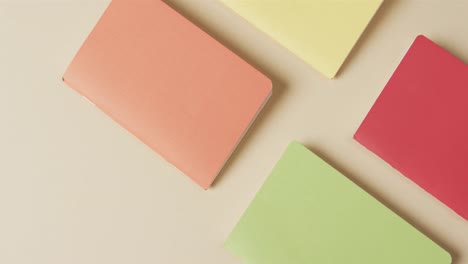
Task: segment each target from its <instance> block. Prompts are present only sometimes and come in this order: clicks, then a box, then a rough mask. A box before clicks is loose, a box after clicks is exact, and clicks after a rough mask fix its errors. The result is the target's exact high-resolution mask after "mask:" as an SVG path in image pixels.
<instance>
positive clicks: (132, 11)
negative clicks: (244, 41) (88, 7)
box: [63, 0, 272, 189]
mask: <svg viewBox="0 0 468 264" xmlns="http://www.w3.org/2000/svg"><path fill="white" fill-rule="evenodd" d="M63 80H64V81H65V82H66V83H67V84H68V85H69V86H70V87H72V88H74V89H75V90H76V91H78V92H79V93H80V94H81V95H83V96H85V97H86V98H88V99H89V100H90V101H92V102H93V103H94V104H95V105H96V106H97V107H99V108H100V109H101V110H102V111H104V112H105V113H107V114H108V115H109V116H110V117H112V118H113V119H114V120H115V121H117V122H118V123H120V124H121V125H122V126H123V127H125V128H126V129H128V130H129V131H130V132H132V133H133V134H134V135H135V136H137V137H138V138H139V139H140V140H141V141H143V142H144V143H146V144H147V145H148V146H149V147H151V148H152V149H154V150H155V151H156V152H157V153H159V154H160V155H161V156H162V157H163V158H164V159H166V160H167V161H169V162H170V163H172V164H173V165H174V166H176V167H177V168H178V169H179V170H180V171H182V172H183V173H185V174H186V175H187V176H189V177H190V178H191V179H192V180H193V181H195V182H196V183H197V184H199V185H200V186H201V187H203V188H205V189H207V188H208V187H209V186H210V185H211V183H212V182H213V180H214V179H215V177H216V176H217V175H218V173H219V172H220V170H221V168H222V167H223V165H224V163H225V162H226V160H227V159H228V158H229V156H230V154H231V153H232V151H233V150H234V148H235V147H236V145H237V143H238V142H239V140H240V139H241V137H242V136H243V134H244V132H245V131H246V130H247V128H248V127H249V125H250V124H251V122H252V121H253V120H254V118H255V117H256V115H257V113H258V112H259V111H260V110H261V108H262V106H263V105H264V104H265V102H266V101H267V99H268V98H269V96H270V94H271V89H272V84H271V81H270V80H269V79H268V78H267V77H265V76H264V75H263V74H262V73H260V72H259V71H258V70H256V69H255V68H253V67H252V66H251V65H249V64H248V63H247V62H245V61H244V60H242V59H241V58H239V57H238V56H237V55H235V54H234V53H233V52H231V51H230V50H228V49H227V48H226V47H224V46H223V45H221V44H220V43H219V42H218V41H216V40H215V39H213V38H212V37H210V36H209V35H208V34H207V33H205V32H204V31H202V30H201V29H200V28H198V27H197V26H195V25H194V24H192V23H191V22H190V21H189V20H187V19H185V18H184V17H183V16H181V15H180V14H179V13H177V12H176V11H174V10H173V9H172V8H171V7H169V6H168V5H167V4H165V3H164V2H162V1H160V0H136V1H130V0H113V1H112V3H111V4H110V5H109V7H108V8H107V10H106V11H105V13H104V15H103V16H102V18H101V19H100V21H99V22H98V24H97V25H96V27H95V28H94V30H93V31H92V32H91V34H90V35H89V37H88V39H87V40H86V42H85V43H84V44H83V46H82V47H81V49H80V50H79V52H78V54H77V55H76V57H75V58H74V59H73V61H72V62H71V64H70V66H69V67H68V69H67V71H66V73H65V74H64V76H63Z"/></svg>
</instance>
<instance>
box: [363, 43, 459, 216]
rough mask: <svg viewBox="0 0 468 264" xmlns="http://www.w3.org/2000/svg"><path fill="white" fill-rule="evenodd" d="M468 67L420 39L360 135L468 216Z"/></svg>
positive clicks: (370, 148)
mask: <svg viewBox="0 0 468 264" xmlns="http://www.w3.org/2000/svg"><path fill="white" fill-rule="evenodd" d="M467 136H468V67H467V66H466V65H465V64H464V63H463V62H462V61H461V60H459V59H457V58H456V57H455V56H453V55H452V54H450V53H449V52H447V51H446V50H444V49H443V48H441V47H439V46H438V45H437V44H435V43H434V42H432V41H431V40H429V39H427V38H426V37H424V36H419V37H417V38H416V40H415V41H414V43H413V45H412V46H411V48H410V49H409V50H408V52H407V54H406V56H405V57H404V58H403V60H402V61H401V63H400V65H399V66H398V68H397V69H396V71H395V73H394V74H393V76H392V77H391V78H390V80H389V81H388V83H387V85H386V86H385V88H384V90H383V92H382V93H381V95H380V97H379V98H378V99H377V101H376V102H375V104H374V106H373V107H372V109H371V110H370V112H369V113H368V115H367V117H366V118H365V120H364V122H363V123H362V124H361V126H360V128H359V129H358V130H357V132H356V134H355V135H354V138H355V139H356V140H357V141H358V142H360V143H361V144H362V145H364V146H365V147H366V148H368V149H369V150H371V151H373V152H374V153H375V154H377V155H378V156H380V157H381V158H382V159H383V160H385V161H386V162H388V163H389V164H390V165H391V166H393V167H394V168H395V169H397V170H399V171H400V172H401V173H402V174H403V175H405V176H406V177H408V178H409V179H411V180H412V181H414V182H415V183H417V184H418V185H419V186H421V187H422V188H423V189H425V190H426V191H428V192H429V193H431V194H432V195H433V196H435V197H436V198H438V199H439V200H440V201H442V202H443V203H445V204H446V205H447V206H449V207H450V208H452V209H453V210H454V211H455V212H456V213H458V214H459V215H461V216H462V217H464V218H465V219H468V192H467V187H468V139H467Z"/></svg>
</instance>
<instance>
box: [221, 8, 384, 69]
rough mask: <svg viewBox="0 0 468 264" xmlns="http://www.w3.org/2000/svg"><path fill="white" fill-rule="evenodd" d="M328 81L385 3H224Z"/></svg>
mask: <svg viewBox="0 0 468 264" xmlns="http://www.w3.org/2000/svg"><path fill="white" fill-rule="evenodd" d="M221 1H222V2H224V3H225V4H226V5H227V6H228V7H230V8H231V9H232V10H233V11H235V12H236V13H238V14H239V15H240V16H242V17H244V18H245V19H246V20H247V21H249V22H250V23H251V24H252V25H254V26H255V27H257V28H258V29H260V30H261V31H263V32H265V33H266V34H267V35H269V36H270V37H272V38H273V39H275V40H276V41H278V43H280V44H281V45H283V46H284V47H286V48H287V49H289V50H290V51H291V52H292V53H294V54H295V55H297V56H298V57H300V58H302V59H303V60H304V61H305V62H307V63H309V64H310V65H312V66H313V67H314V68H315V69H316V70H318V71H319V72H321V73H322V74H324V75H325V76H326V77H328V78H333V77H335V75H336V74H337V72H338V70H339V69H340V67H341V65H342V64H343V63H344V61H345V59H346V57H347V56H348V54H349V53H350V52H351V50H352V48H353V46H354V45H355V44H356V42H357V41H358V39H359V37H360V36H361V34H362V33H363V32H364V30H365V29H366V27H367V25H368V24H369V22H370V21H371V19H372V17H373V16H374V14H375V13H376V12H377V10H378V9H379V7H380V5H381V4H382V2H383V0H289V1H284V0H221Z"/></svg>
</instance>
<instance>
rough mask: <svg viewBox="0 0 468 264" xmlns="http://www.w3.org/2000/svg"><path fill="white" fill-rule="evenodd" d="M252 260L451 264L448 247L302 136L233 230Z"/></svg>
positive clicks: (245, 257)
mask: <svg viewBox="0 0 468 264" xmlns="http://www.w3.org/2000/svg"><path fill="white" fill-rule="evenodd" d="M225 247H226V248H227V249H228V250H230V251H232V253H234V254H235V255H237V256H239V257H240V258H241V259H242V261H243V263H249V264H284V263H294V264H310V263H327V264H343V263H347V264H375V263H379V264H395V263H399V264H414V263H425V264H449V263H451V257H450V255H449V254H448V253H447V252H446V251H445V250H444V249H442V248H441V247H439V246H438V245H437V244H436V243H434V242H433V241H431V240H430V239H429V238H427V237H426V236H424V235H423V234H422V233H420V232H419V231H418V230H417V229H415V228H414V227H412V226H411V225H410V224H408V223H407V222H405V221H404V220H403V219H402V218H400V217H399V216H397V215H396V214H395V213H393V212H392V211H391V210H389V209H388V208H387V207H385V206H384V205H382V204H381V203H380V202H378V201H377V200H376V199H374V198H373V197H372V196H371V195H369V194H368V193H366V192H365V191H364V190H362V189H361V188H360V187H358V186H357V185H356V184H354V183H353V182H352V181H350V180H349V179H348V178H346V177H345V176H343V175H342V174H341V173H339V172H338V171H336V170H335V169H333V168H332V167H331V166H330V165H328V164H327V163H325V162H324V161H323V160H321V159H320V158H319V157H317V156H316V155H315V154H313V153H312V152H310V151H309V150H308V149H306V148H305V147H304V146H302V145H301V144H299V143H297V142H293V143H291V144H290V145H289V147H288V148H287V150H286V152H285V153H284V154H283V156H282V158H281V159H280V160H279V162H278V163H277V164H276V166H275V168H274V169H273V172H272V173H271V174H270V176H269V177H268V178H267V180H266V181H265V183H264V184H263V186H262V187H261V189H260V191H259V192H258V193H257V195H256V197H255V198H254V200H253V201H252V203H251V204H250V206H249V207H248V209H247V210H246V211H245V213H244V215H243V216H242V218H241V219H240V221H239V223H238V224H237V226H236V227H235V228H234V230H233V231H232V233H231V235H230V236H229V237H228V239H227V241H226V243H225Z"/></svg>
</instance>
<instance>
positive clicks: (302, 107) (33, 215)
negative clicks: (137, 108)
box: [0, 0, 468, 264]
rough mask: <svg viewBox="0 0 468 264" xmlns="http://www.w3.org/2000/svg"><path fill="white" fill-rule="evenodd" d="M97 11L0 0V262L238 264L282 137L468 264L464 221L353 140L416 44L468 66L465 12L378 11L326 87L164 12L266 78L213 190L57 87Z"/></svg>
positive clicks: (403, 2) (186, 0) (277, 57)
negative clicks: (422, 39)
mask: <svg viewBox="0 0 468 264" xmlns="http://www.w3.org/2000/svg"><path fill="white" fill-rule="evenodd" d="M107 3H108V2H107V1H101V0H95V1H92V0H76V1H71V0H69V1H65V0H64V1H59V0H55V1H52V0H49V1H46V0H30V1H26V0H21V1H19V0H0V162H1V163H0V263H8V264H19V263H21V264H26V263H27V264H29V263H31V264H33V263H34V264H63V263H67V264H82V263H86V264H94V263H95V264H103V263H112V264H124V263H125V264H127V263H148V264H149V263H158V264H159V263H161V264H166V263H168V264H172V263H176V264H186V263H190V264H218V263H223V264H236V263H237V264H238V263H240V262H239V260H238V259H236V258H235V257H234V256H232V255H231V254H230V253H229V252H227V251H226V250H224V249H223V246H222V245H223V241H224V240H225V238H226V237H227V236H228V234H229V232H230V231H231V230H232V228H233V227H234V225H235V224H236V222H237V221H238V219H239V217H240V216H241V214H242V212H243V211H244V210H245V208H246V207H247V205H248V204H249V203H250V201H251V199H252V198H253V197H254V195H255V192H256V191H257V190H258V189H259V187H260V185H261V184H262V182H263V180H264V179H265V178H266V177H267V175H268V174H269V172H270V171H271V169H272V168H273V165H274V164H275V163H276V161H277V160H278V159H279V157H280V155H281V153H282V152H283V151H284V149H285V148H286V146H287V145H288V144H289V142H290V141H291V140H293V139H297V140H299V141H300V142H303V143H304V144H306V145H307V146H309V148H311V149H312V150H314V151H315V152H318V153H319V154H320V155H321V156H322V157H323V158H325V159H326V160H327V161H328V162H330V163H331V164H333V165H335V166H336V167H337V168H338V169H340V170H341V171H342V172H343V173H344V174H345V175H348V176H349V177H350V178H351V179H353V180H355V181H356V182H358V183H359V184H360V185H361V186H362V187H364V188H365V189H367V190H368V191H370V192H371V193H372V194H374V195H375V196H376V197H377V198H378V199H380V200H381V201H383V202H384V203H385V204H386V205H388V206H389V207H390V208H392V209H394V210H396V211H397V212H398V213H399V214H400V215H402V216H403V217H404V218H405V219H407V220H408V221H409V222H410V223H412V224H414V225H415V226H416V227H417V228H419V229H420V230H421V231H423V232H424V233H425V234H427V235H428V236H429V237H431V238H433V239H434V240H435V241H436V242H438V243H440V244H441V245H443V246H444V247H445V248H447V249H448V250H449V251H451V252H452V254H453V256H454V263H455V264H467V263H468V223H467V222H466V221H464V220H463V219H462V218H461V217H459V216H457V215H456V214H455V213H453V212H451V211H450V210H449V209H447V207H446V206H444V205H443V204H442V203H440V202H438V201H437V200H436V199H435V198H433V197H431V196H429V195H428V194H427V193H425V192H424V191H423V190H422V189H420V188H419V187H417V186H416V185H415V184H413V183H411V182H409V181H408V180H407V179H405V178H404V177H403V176H401V175H400V174H399V173H398V172H396V171H395V170H393V169H392V168H391V167H390V166H388V165H387V164H386V163H385V162H383V161H382V160H380V159H379V158H378V157H376V156H375V155H373V154H372V153H370V152H369V151H367V150H366V149H365V148H364V147H362V146H360V145H359V144H358V143H356V142H354V141H353V140H352V135H353V133H354V132H355V130H356V129H357V127H358V126H359V124H360V122H361V121H362V120H363V118H364V116H365V115H366V113H367V111H368V110H369V109H370V107H371V106H372V104H373V102H374V101H375V99H376V97H377V96H378V95H379V93H380V91H381V90H382V89H383V87H384V85H385V83H386V82H387V80H388V78H389V77H390V75H391V74H392V72H393V70H394V69H395V67H396V66H397V64H398V63H399V61H400V59H401V58H402V56H403V55H404V53H405V52H406V50H407V49H408V47H409V45H410V44H411V43H412V41H413V40H414V38H415V37H416V35H418V34H425V35H426V36H428V37H429V38H431V39H433V40H434V41H436V42H437V43H439V44H441V45H442V46H444V47H446V48H447V49H448V50H450V51H451V52H453V53H454V54H455V55H457V56H458V57H460V58H461V59H463V60H464V61H465V62H468V48H467V47H468V23H467V15H466V10H468V0H386V1H385V2H384V4H383V6H382V8H381V9H380V11H379V13H378V14H377V16H376V18H375V19H374V20H373V22H372V23H371V25H370V27H369V28H368V30H367V31H366V32H365V34H364V36H363V38H362V39H361V40H360V41H359V43H358V45H357V47H356V48H355V49H354V51H353V53H352V54H351V56H350V58H348V60H347V62H346V63H345V65H344V67H343V68H342V69H341V71H340V73H339V74H338V76H337V78H336V80H327V79H325V78H324V77H322V76H321V75H320V74H319V73H318V72H316V71H315V70H313V69H312V68H311V67H310V66H308V65H306V64H305V63H304V62H302V61H301V60H300V59H298V58H296V57H295V56H294V55H292V54H291V53H290V52H288V51H287V50H285V49H284V48H282V47H281V46H280V45H278V44H276V43H275V42H274V41H272V40H271V39H269V38H268V37H267V36H266V35H264V34H262V33H260V32H259V31H257V30H256V29H254V28H253V27H251V26H250V25H249V24H248V23H247V22H245V21H244V20H242V19H239V17H238V16H236V15H235V14H234V13H233V12H232V11H230V10H229V9H227V8H226V7H224V6H223V5H222V4H221V3H218V2H216V1H214V0H213V1H209V0H203V1H202V0H199V1H198V0H197V1H196V0H173V1H171V3H172V5H173V6H174V7H176V8H177V9H178V10H179V11H181V12H182V13H184V14H185V15H187V16H188V17H189V18H191V19H192V20H193V21H194V22H196V23H197V24H198V25H201V26H202V27H203V28H204V29H205V30H207V31H208V32H209V33H211V34H212V35H214V36H215V37H217V38H219V39H220V40H221V41H222V42H223V43H225V44H226V45H227V46H228V47H230V48H232V49H233V50H235V51H236V52H237V53H238V54H240V55H241V56H242V57H243V58H245V59H246V60H247V61H249V62H251V63H252V64H253V65H254V66H257V67H258V68H259V69H261V70H262V71H263V72H264V73H266V74H267V75H269V76H270V77H271V78H272V79H274V87H273V97H272V99H271V101H270V102H269V104H268V105H267V107H266V108H265V109H264V111H263V112H262V113H261V114H260V116H259V118H258V120H257V122H256V123H255V124H254V125H253V126H252V127H251V130H250V131H249V133H248V134H247V135H246V137H245V138H244V140H243V141H242V142H241V144H240V145H239V148H238V149H237V150H236V151H235V153H234V155H233V157H232V158H231V160H230V161H229V162H228V164H227V166H226V168H225V169H224V170H223V171H222V174H221V177H220V178H219V179H218V180H217V181H216V182H215V185H214V187H213V188H212V189H210V190H209V191H203V190H201V189H200V188H199V187H198V186H196V185H195V184H194V183H192V182H191V181H190V180H189V179H188V178H187V177H184V176H183V175H181V173H180V172H178V171H177V170H176V169H174V168H173V167H171V165H169V164H168V163H166V162H165V161H164V160H163V159H161V158H160V157H159V156H158V155H156V154H155V153H154V152H152V151H151V150H150V149H149V148H148V147H146V146H145V145H144V144H142V143H140V142H139V141H138V139H136V138H135V137H134V136H132V135H131V134H129V133H128V132H127V131H126V130H124V129H123V128H121V127H119V125H117V124H116V123H115V122H113V121H112V120H111V119H110V118H108V117H107V116H106V115H105V114H103V113H102V112H100V111H99V110H97V109H96V108H95V107H93V106H92V105H91V104H89V103H88V102H86V101H85V100H84V99H83V98H81V97H80V96H79V95H78V94H77V93H76V92H74V91H73V90H71V89H70V88H68V87H67V86H66V85H65V84H63V83H62V82H61V80H60V77H61V76H62V74H63V72H64V71H65V69H66V66H67V65H68V63H69V62H70V60H71V59H72V57H73V55H74V54H75V52H76V51H77V49H78V48H79V46H80V45H81V43H82V42H83V41H84V39H85V38H86V35H87V34H88V33H89V31H90V30H91V29H92V27H93V25H94V24H95V23H96V21H97V20H98V18H99V16H100V14H101V13H102V12H103V10H104V8H105V7H106V5H107Z"/></svg>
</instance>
